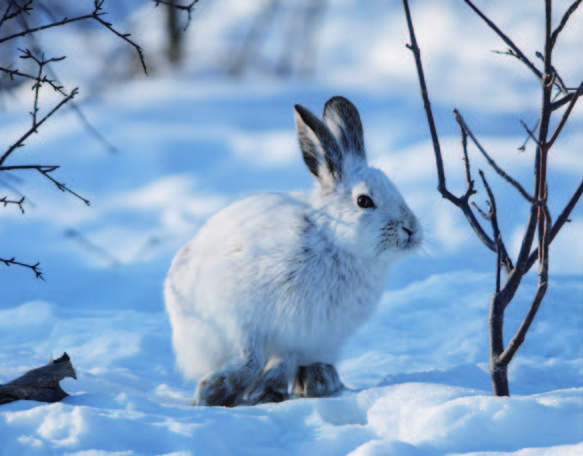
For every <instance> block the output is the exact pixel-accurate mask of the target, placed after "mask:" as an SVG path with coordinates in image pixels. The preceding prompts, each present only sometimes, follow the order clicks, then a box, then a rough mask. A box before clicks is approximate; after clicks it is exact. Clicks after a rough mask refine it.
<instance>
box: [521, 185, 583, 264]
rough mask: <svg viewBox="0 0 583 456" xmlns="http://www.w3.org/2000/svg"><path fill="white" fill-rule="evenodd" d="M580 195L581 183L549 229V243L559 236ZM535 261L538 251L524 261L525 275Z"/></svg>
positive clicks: (582, 188) (582, 192) (581, 190)
mask: <svg viewBox="0 0 583 456" xmlns="http://www.w3.org/2000/svg"><path fill="white" fill-rule="evenodd" d="M582 194H583V181H581V183H580V184H579V187H577V190H575V193H573V196H572V197H571V199H570V200H569V202H568V203H567V205H566V206H565V208H564V209H563V211H562V212H561V214H560V215H559V216H558V217H557V220H555V223H554V225H553V227H552V228H551V233H550V239H549V243H550V242H552V241H553V240H554V239H555V237H557V234H559V232H560V231H561V228H563V225H565V223H567V222H568V221H569V216H570V215H571V212H572V211H573V209H574V208H575V206H576V205H577V202H578V201H579V198H581V195H582ZM536 260H538V249H536V250H535V251H534V252H532V254H531V255H530V256H529V257H528V260H526V263H525V265H524V268H525V273H526V272H528V271H529V270H530V268H531V267H532V265H533V264H534V263H535V262H536Z"/></svg>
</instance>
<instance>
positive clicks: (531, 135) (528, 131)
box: [520, 120, 538, 144]
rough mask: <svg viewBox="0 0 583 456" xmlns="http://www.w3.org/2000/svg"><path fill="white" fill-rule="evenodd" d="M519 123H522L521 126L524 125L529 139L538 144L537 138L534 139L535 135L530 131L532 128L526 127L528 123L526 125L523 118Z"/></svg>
mask: <svg viewBox="0 0 583 456" xmlns="http://www.w3.org/2000/svg"><path fill="white" fill-rule="evenodd" d="M520 123H521V124H522V126H523V127H524V129H525V130H526V132H527V133H528V136H530V139H532V140H533V141H534V143H535V144H538V139H536V136H534V133H533V132H532V130H531V129H530V128H528V125H526V122H524V120H521V121H520Z"/></svg>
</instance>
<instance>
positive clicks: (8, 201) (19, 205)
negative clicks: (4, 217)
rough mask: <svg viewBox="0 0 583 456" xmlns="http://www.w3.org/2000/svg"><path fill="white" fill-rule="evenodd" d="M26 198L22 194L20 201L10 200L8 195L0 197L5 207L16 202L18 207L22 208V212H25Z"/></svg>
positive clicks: (0, 201)
mask: <svg viewBox="0 0 583 456" xmlns="http://www.w3.org/2000/svg"><path fill="white" fill-rule="evenodd" d="M25 199H26V197H24V196H22V197H21V198H20V199H19V200H18V201H17V200H9V199H8V197H7V196H5V197H3V198H1V199H0V204H4V207H6V206H8V205H9V204H14V205H15V206H18V209H20V212H22V213H23V214H24V206H23V204H24V200H25Z"/></svg>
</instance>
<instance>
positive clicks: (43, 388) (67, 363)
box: [0, 353, 77, 405]
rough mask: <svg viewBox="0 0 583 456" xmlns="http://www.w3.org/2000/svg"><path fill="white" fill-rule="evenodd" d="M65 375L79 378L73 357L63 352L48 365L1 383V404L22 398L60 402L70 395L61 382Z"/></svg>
mask: <svg viewBox="0 0 583 456" xmlns="http://www.w3.org/2000/svg"><path fill="white" fill-rule="evenodd" d="M65 377H73V378H74V379H75V380H76V379H77V374H76V373H75V369H74V368H73V365H72V364H71V358H69V355H68V354H67V353H63V356H61V357H60V358H59V359H55V360H53V361H51V362H50V363H49V364H47V365H46V366H42V367H39V368H37V369H33V370H31V371H28V372H27V373H26V374H24V375H23V376H22V377H18V378H17V379H16V380H12V381H11V382H9V383H6V384H5V385H0V405H1V404H8V403H9V402H14V401H18V400H20V399H23V400H29V401H39V402H59V401H60V400H61V399H63V398H65V397H67V396H68V394H67V393H66V392H65V391H63V389H62V388H61V385H59V382H60V381H61V380H63V379H64V378H65Z"/></svg>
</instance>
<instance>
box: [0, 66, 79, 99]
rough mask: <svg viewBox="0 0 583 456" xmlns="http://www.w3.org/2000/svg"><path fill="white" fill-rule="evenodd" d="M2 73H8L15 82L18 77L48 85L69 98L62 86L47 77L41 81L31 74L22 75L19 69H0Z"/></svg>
mask: <svg viewBox="0 0 583 456" xmlns="http://www.w3.org/2000/svg"><path fill="white" fill-rule="evenodd" d="M0 71H2V72H3V73H6V74H7V75H8V76H10V79H11V80H14V76H18V77H21V78H26V79H32V80H33V81H36V82H38V83H40V84H48V85H50V86H51V87H52V88H53V89H54V90H55V92H59V93H60V94H61V95H63V96H65V97H66V96H68V94H67V93H65V92H64V91H63V86H62V85H59V84H58V83H56V81H53V80H51V79H49V78H48V77H47V76H46V75H45V76H43V77H42V79H39V78H38V77H36V76H33V75H31V74H27V73H22V72H21V71H19V70H18V69H15V70H10V69H8V68H3V67H0Z"/></svg>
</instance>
